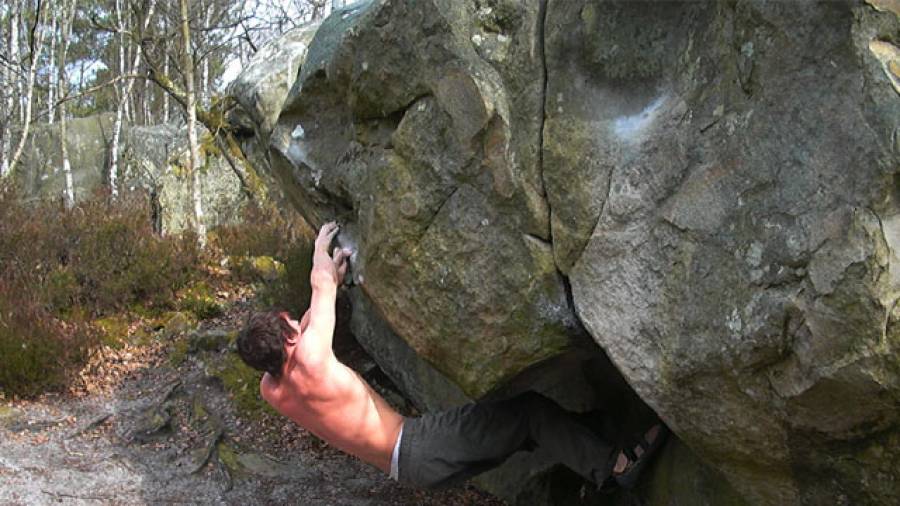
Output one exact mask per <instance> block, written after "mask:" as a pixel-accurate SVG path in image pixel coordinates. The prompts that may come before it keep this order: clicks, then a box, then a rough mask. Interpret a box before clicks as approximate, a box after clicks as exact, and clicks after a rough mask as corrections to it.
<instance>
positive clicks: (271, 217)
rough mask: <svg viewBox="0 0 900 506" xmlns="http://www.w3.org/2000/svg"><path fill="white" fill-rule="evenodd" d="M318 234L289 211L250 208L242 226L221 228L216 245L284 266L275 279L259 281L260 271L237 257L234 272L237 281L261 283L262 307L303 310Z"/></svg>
mask: <svg viewBox="0 0 900 506" xmlns="http://www.w3.org/2000/svg"><path fill="white" fill-rule="evenodd" d="M314 234H315V232H314V231H313V230H312V229H310V228H309V225H307V224H306V222H304V221H303V220H302V219H300V218H299V217H298V216H297V215H296V214H294V213H292V212H290V211H282V210H279V209H275V208H271V207H267V208H263V207H260V206H256V205H248V206H247V207H246V208H245V210H244V215H243V217H242V221H241V223H240V224H237V225H232V226H228V227H220V228H218V229H217V230H216V231H215V233H214V238H213V241H212V242H213V244H214V245H215V247H216V248H218V249H219V250H221V251H222V253H224V254H226V255H230V256H232V257H271V258H272V259H274V260H277V261H278V262H280V263H281V264H282V265H283V266H284V271H283V273H281V275H279V276H278V277H277V278H275V279H268V280H260V276H259V269H251V268H247V265H248V263H247V262H246V261H241V260H240V259H237V258H234V261H233V262H232V273H233V274H234V275H235V276H237V278H238V279H240V280H242V281H248V282H259V283H260V291H259V297H260V301H261V303H262V304H263V305H268V306H278V307H283V308H285V309H288V310H291V311H300V310H303V309H305V308H306V307H307V306H308V305H309V298H310V292H311V289H310V286H309V270H310V268H312V249H313V238H314V237H315V235H314Z"/></svg>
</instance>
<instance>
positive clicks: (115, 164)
mask: <svg viewBox="0 0 900 506" xmlns="http://www.w3.org/2000/svg"><path fill="white" fill-rule="evenodd" d="M155 7H156V0H150V3H149V4H148V6H147V14H146V17H145V18H144V22H143V23H141V33H143V32H145V31H146V30H147V27H148V26H149V24H150V20H151V19H152V18H153V10H154V8H155ZM119 8H121V0H116V9H119ZM116 19H117V21H118V22H119V29H120V30H123V27H122V15H121V12H119V11H117V13H116ZM142 54H143V51H135V53H134V60H133V61H132V62H131V68H132V69H137V68H138V67H139V66H140V65H141V55H142ZM119 68H120V69H121V72H122V73H121V75H125V53H124V48H122V49H121V50H120V51H119ZM133 86H134V79H126V80H123V81H122V84H121V86H119V104H118V106H117V107H116V121H115V122H114V123H113V132H112V142H111V143H110V153H109V192H110V196H111V197H112V198H113V199H115V198H116V197H118V196H119V186H118V180H119V140H120V139H121V136H122V120H123V119H124V117H125V109H126V108H127V107H128V96H129V95H130V94H131V89H132V87H133Z"/></svg>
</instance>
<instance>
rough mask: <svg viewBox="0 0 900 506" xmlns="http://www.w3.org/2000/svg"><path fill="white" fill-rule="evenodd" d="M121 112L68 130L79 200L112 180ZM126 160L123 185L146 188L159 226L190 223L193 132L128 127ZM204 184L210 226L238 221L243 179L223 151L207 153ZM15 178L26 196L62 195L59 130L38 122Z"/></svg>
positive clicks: (173, 228) (177, 227)
mask: <svg viewBox="0 0 900 506" xmlns="http://www.w3.org/2000/svg"><path fill="white" fill-rule="evenodd" d="M114 120H115V116H114V115H112V114H101V115H97V116H90V117H85V118H75V119H72V120H70V122H71V124H70V125H69V126H68V128H67V136H68V140H67V142H68V150H69V157H70V163H71V166H72V176H73V183H74V186H75V199H76V200H79V199H83V198H85V197H88V196H89V195H91V193H92V192H94V191H96V190H99V189H101V188H102V187H104V186H105V185H106V184H107V183H106V181H107V178H108V174H107V170H108V164H109V146H110V142H111V141H110V138H111V136H112V127H113V122H114ZM120 145H121V154H120V160H122V172H121V175H120V177H121V179H120V181H121V185H122V189H131V190H134V189H138V188H141V189H145V190H147V191H149V192H151V195H155V197H154V198H155V199H156V200H157V201H158V204H159V211H160V212H159V215H158V219H159V226H160V229H161V230H163V231H164V232H166V233H177V232H180V231H182V230H185V229H186V228H190V223H191V219H192V217H193V207H192V205H193V204H192V202H191V193H190V177H189V176H188V174H187V169H186V167H187V163H188V152H187V136H186V135H185V130H184V127H183V126H182V127H179V126H177V125H174V124H162V125H155V126H123V129H122V140H121V142H120ZM201 159H202V160H203V162H204V166H203V168H202V169H201V174H202V177H201V186H202V188H203V206H204V213H205V219H206V220H207V226H209V227H215V226H217V225H220V224H225V223H233V222H235V221H236V220H238V219H239V213H240V210H241V206H242V205H243V204H244V203H245V202H246V197H245V195H244V194H243V193H242V192H241V187H240V181H239V179H238V178H237V176H235V174H234V172H233V171H232V170H231V168H230V167H229V165H228V163H227V162H226V160H225V159H224V157H222V156H221V155H219V154H217V152H215V151H211V150H204V152H203V155H202V156H201ZM16 172H17V173H16V174H15V175H14V176H13V177H14V178H15V179H16V181H17V182H18V183H19V186H20V187H21V188H22V189H23V192H24V194H25V196H26V198H48V197H59V198H60V199H61V198H62V194H63V189H64V185H65V180H64V176H63V173H62V163H61V161H60V149H59V127H58V126H56V125H47V124H39V125H35V127H34V129H33V132H32V134H31V136H30V137H29V141H28V144H27V149H26V151H25V152H24V153H23V158H22V164H21V165H20V169H18V170H17V171H16Z"/></svg>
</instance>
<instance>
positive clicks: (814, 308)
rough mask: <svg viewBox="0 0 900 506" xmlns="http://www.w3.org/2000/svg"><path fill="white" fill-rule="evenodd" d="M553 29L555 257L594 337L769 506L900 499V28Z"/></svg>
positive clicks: (793, 17) (660, 14)
mask: <svg viewBox="0 0 900 506" xmlns="http://www.w3.org/2000/svg"><path fill="white" fill-rule="evenodd" d="M546 26H547V40H546V41H547V48H548V52H547V66H548V84H547V97H548V108H547V121H546V125H545V130H544V132H545V144H544V149H545V159H544V160H545V164H544V173H545V180H546V181H547V182H548V185H547V187H546V188H547V198H548V200H549V202H550V207H551V209H552V210H553V217H554V218H553V220H552V229H553V237H554V253H555V255H556V259H557V264H558V265H559V266H560V269H562V270H563V271H564V272H566V273H567V274H568V275H569V279H570V281H571V283H572V289H573V300H574V304H575V307H576V309H577V311H578V314H579V316H580V318H581V320H582V321H583V322H584V324H585V326H586V327H587V328H588V330H589V331H590V333H591V334H592V335H593V336H594V338H595V339H596V340H597V342H598V343H599V344H600V346H601V347H603V349H604V350H606V352H607V353H608V354H609V355H610V357H611V359H612V360H613V361H614V362H615V363H616V364H617V365H618V366H619V368H620V369H621V370H622V372H623V374H624V375H625V377H626V378H628V380H629V382H630V383H631V384H632V385H633V386H634V388H635V389H636V390H637V392H638V393H639V394H640V395H641V397H642V398H643V399H644V400H646V401H647V402H648V403H649V404H650V405H651V406H652V407H654V408H655V409H656V411H657V412H658V413H659V414H660V415H662V416H663V417H664V418H665V420H666V421H667V422H668V423H669V425H670V426H671V427H672V428H673V429H674V430H675V431H676V432H677V433H678V435H679V436H680V437H681V438H682V439H683V440H684V441H685V442H686V443H687V444H688V445H689V446H690V447H691V448H692V449H694V450H695V451H697V452H698V453H699V454H700V455H701V456H702V457H703V458H704V459H706V460H707V461H709V462H712V463H714V464H715V465H716V466H717V467H718V468H719V469H721V470H722V471H723V472H724V473H725V474H726V476H727V477H728V479H729V480H730V481H731V483H733V484H734V485H735V486H736V487H737V488H738V489H739V490H740V491H741V492H742V493H743V494H744V495H745V496H746V497H747V498H748V499H750V500H751V501H752V502H753V503H756V504H797V503H801V502H802V503H807V504H821V503H823V502H829V501H831V500H834V499H835V498H841V497H844V498H845V499H846V500H848V501H849V502H850V503H854V504H863V503H877V504H889V503H895V502H897V501H898V500H900V486H898V483H900V466H898V464H900V354H898V352H900V327H898V326H897V325H896V324H895V322H896V321H897V319H898V317H900V312H898V310H897V306H896V302H897V297H898V295H900V263H898V257H897V254H898V252H900V249H898V248H900V242H898V239H900V215H898V210H900V208H898V204H900V202H898V197H900V192H898V190H900V188H898V181H900V180H898V169H900V164H898V151H897V149H898V147H900V146H898V144H897V137H896V133H897V131H898V127H900V100H898V96H897V94H896V92H895V90H894V89H893V88H892V85H891V82H890V80H889V79H887V76H886V75H885V74H884V73H883V72H882V69H881V65H880V63H879V60H878V59H877V58H876V57H875V55H874V54H873V53H872V52H871V51H870V49H869V47H870V41H872V40H880V39H883V38H887V39H888V40H890V38H891V37H894V38H896V36H897V33H898V29H900V23H898V18H897V17H896V16H894V15H891V14H887V13H885V14H879V13H877V12H876V11H875V10H874V9H872V8H871V7H869V6H867V5H865V4H863V3H861V2H860V3H855V2H825V3H801V2H774V3H767V2H739V3H737V4H731V3H724V2H723V3H719V4H716V5H715V6H710V5H708V4H705V3H704V4H700V3H695V2H664V3H657V4H654V5H653V8H648V6H647V5H646V4H642V3H640V2H616V3H601V2H566V3H551V4H550V7H549V11H548V19H547V25H546ZM550 104H552V106H549V105H550ZM572 181H581V182H584V184H582V185H577V188H575V189H573V185H572V184H571V182H572ZM851 462H852V464H850V463H851Z"/></svg>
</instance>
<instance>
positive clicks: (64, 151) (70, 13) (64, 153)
mask: <svg viewBox="0 0 900 506" xmlns="http://www.w3.org/2000/svg"><path fill="white" fill-rule="evenodd" d="M60 3H61V5H60V6H59V7H60V14H61V16H60V18H59V39H60V40H59V45H60V47H59V65H58V67H57V79H56V83H57V85H58V96H59V97H60V98H62V97H63V96H65V95H68V82H69V79H68V76H67V75H66V57H67V55H68V52H69V35H70V34H71V32H72V23H73V22H74V20H75V7H76V5H77V0H60ZM66 104H67V102H66V101H62V102H60V104H59V147H60V153H61V157H62V169H63V176H64V177H65V179H66V184H65V198H64V201H65V204H66V208H67V209H71V208H72V207H73V206H74V205H75V185H74V184H73V182H72V166H71V164H70V163H69V149H68V145H67V142H66V141H67V136H66V133H67V132H66V113H67V111H66V109H67V106H66ZM53 106H54V103H53V102H52V101H51V102H50V104H49V107H50V111H51V113H52V111H53ZM51 118H52V114H51Z"/></svg>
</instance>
